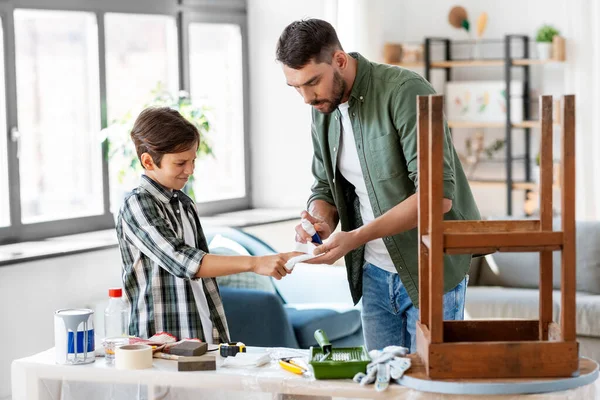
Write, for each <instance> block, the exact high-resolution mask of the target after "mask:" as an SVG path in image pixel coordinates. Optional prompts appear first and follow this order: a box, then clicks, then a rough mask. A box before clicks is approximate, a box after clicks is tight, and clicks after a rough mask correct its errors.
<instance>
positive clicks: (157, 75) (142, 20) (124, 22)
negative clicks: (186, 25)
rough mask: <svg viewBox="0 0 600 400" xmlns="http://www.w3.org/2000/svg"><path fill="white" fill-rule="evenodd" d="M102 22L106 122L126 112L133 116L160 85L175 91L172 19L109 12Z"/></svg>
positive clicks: (149, 99) (175, 44) (175, 76)
mask: <svg viewBox="0 0 600 400" xmlns="http://www.w3.org/2000/svg"><path fill="white" fill-rule="evenodd" d="M104 23H105V30H106V87H107V93H106V96H107V105H108V121H109V123H111V122H112V121H114V120H116V119H121V118H123V117H124V116H125V115H126V114H127V113H128V112H132V113H133V117H134V118H135V117H136V116H137V114H138V113H139V112H140V111H141V110H142V107H143V106H144V105H146V104H148V103H149V102H150V101H151V100H152V91H154V90H156V89H157V88H158V86H159V85H160V86H161V87H162V88H163V89H164V90H166V91H168V92H170V93H172V94H176V93H177V91H178V90H179V79H178V69H177V26H176V22H175V18H172V17H167V16H162V15H131V14H115V13H108V14H106V16H105V18H104Z"/></svg>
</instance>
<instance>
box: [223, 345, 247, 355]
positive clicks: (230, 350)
mask: <svg viewBox="0 0 600 400" xmlns="http://www.w3.org/2000/svg"><path fill="white" fill-rule="evenodd" d="M245 352H246V345H245V344H244V343H242V342H237V343H221V344H220V345H219V354H220V355H221V357H235V355H236V354H237V353H245Z"/></svg>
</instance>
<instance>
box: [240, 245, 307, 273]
mask: <svg viewBox="0 0 600 400" xmlns="http://www.w3.org/2000/svg"><path fill="white" fill-rule="evenodd" d="M301 254H303V253H299V252H297V251H294V252H290V253H280V254H274V255H272V256H261V257H253V261H254V263H253V265H252V272H254V273H256V274H259V275H265V276H272V277H273V278H275V279H277V280H280V279H281V278H283V277H284V276H286V275H287V274H291V273H292V271H290V270H288V269H287V268H286V267H285V263H286V262H288V260H289V259H290V258H292V257H296V256H299V255H301Z"/></svg>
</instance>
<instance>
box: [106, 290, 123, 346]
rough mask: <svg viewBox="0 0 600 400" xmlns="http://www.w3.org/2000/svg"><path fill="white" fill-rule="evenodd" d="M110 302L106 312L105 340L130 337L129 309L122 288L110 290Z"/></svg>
mask: <svg viewBox="0 0 600 400" xmlns="http://www.w3.org/2000/svg"><path fill="white" fill-rule="evenodd" d="M108 295H109V296H110V300H109V301H108V307H106V309H105V310H104V338H105V339H108V338H118V337H127V336H129V308H128V307H127V304H126V303H125V301H124V300H123V290H122V289H121V288H111V289H108Z"/></svg>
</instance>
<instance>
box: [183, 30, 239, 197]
mask: <svg viewBox="0 0 600 400" xmlns="http://www.w3.org/2000/svg"><path fill="white" fill-rule="evenodd" d="M189 60H190V61H189V70H190V96H191V99H192V102H193V103H195V104H197V105H201V106H206V107H207V109H208V111H207V116H208V117H209V121H210V123H211V128H210V132H209V140H210V143H211V145H212V148H213V152H214V157H212V156H205V157H203V158H201V159H200V160H198V162H197V163H196V172H195V176H196V179H195V188H194V192H195V195H196V201H197V202H199V203H202V202H208V201H216V200H225V199H236V198H242V197H245V196H246V179H245V151H244V150H245V144H244V112H243V110H244V85H243V65H244V64H243V59H242V32H241V28H240V26H239V25H237V24H218V23H199V22H192V23H190V25H189Z"/></svg>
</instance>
